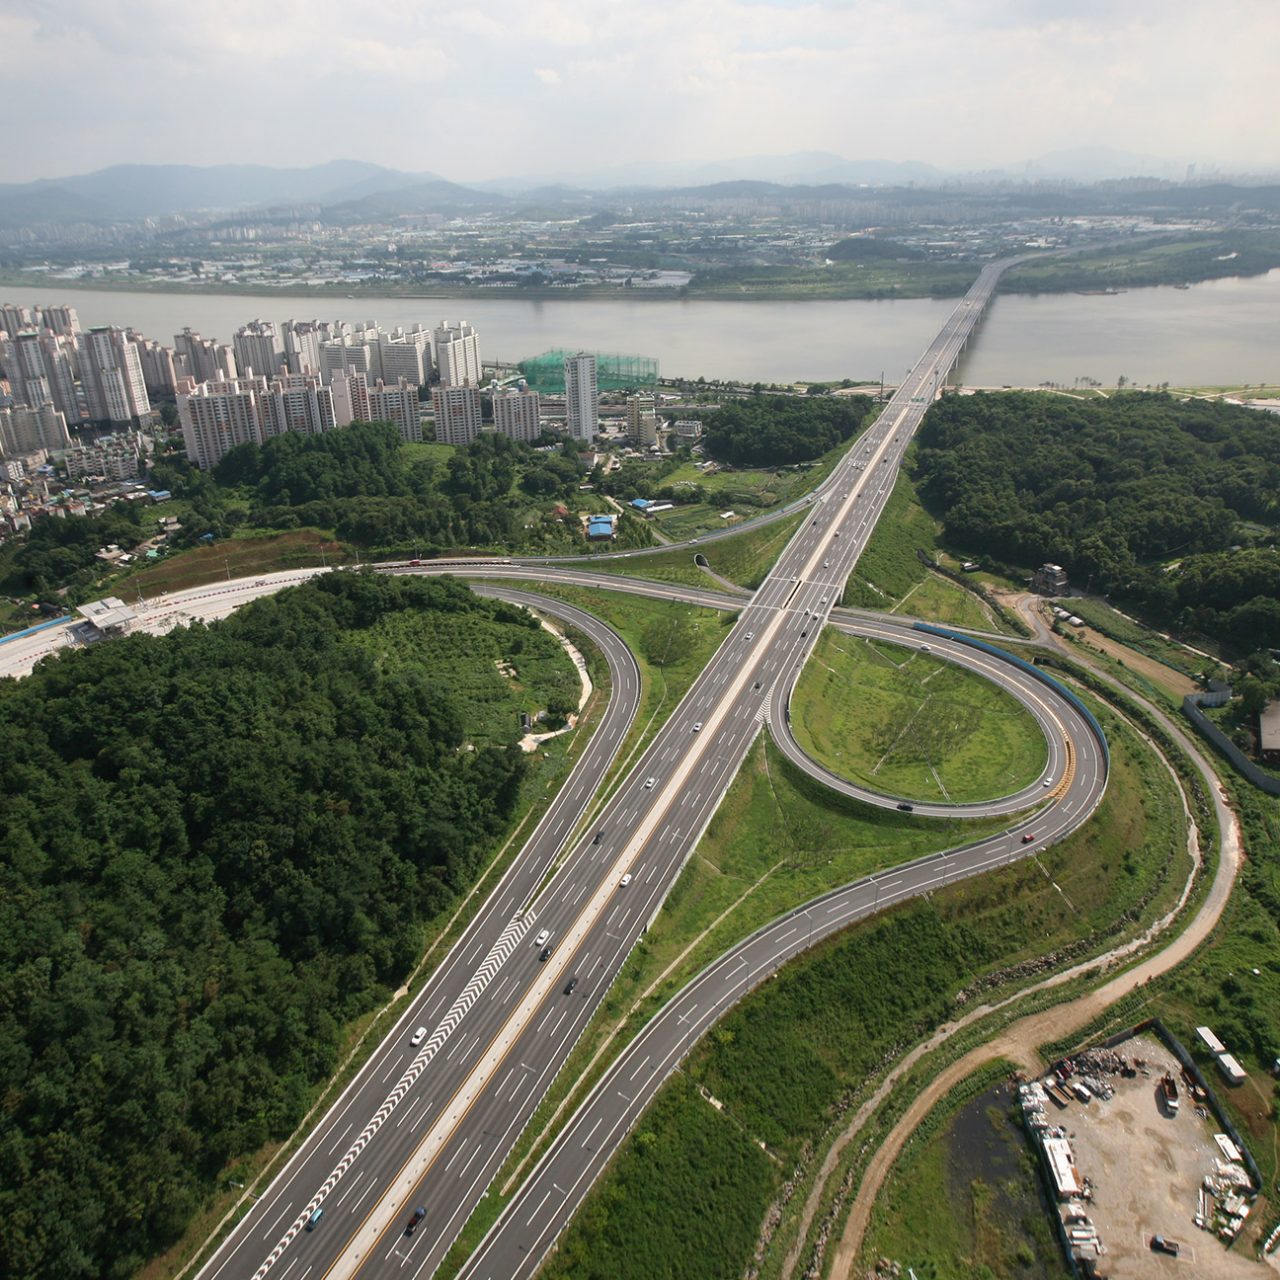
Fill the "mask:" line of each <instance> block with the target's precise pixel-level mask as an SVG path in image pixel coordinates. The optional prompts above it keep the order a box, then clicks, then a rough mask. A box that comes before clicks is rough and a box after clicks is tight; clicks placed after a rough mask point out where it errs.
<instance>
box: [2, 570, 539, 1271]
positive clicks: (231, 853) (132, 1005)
mask: <svg viewBox="0 0 1280 1280" xmlns="http://www.w3.org/2000/svg"><path fill="white" fill-rule="evenodd" d="M410 614H414V615H419V616H421V618H422V619H423V625H424V626H427V625H430V621H429V620H430V619H431V618H433V617H434V618H437V619H441V620H442V625H443V624H444V622H446V621H450V620H455V619H458V618H460V617H462V618H469V619H473V620H474V621H473V622H472V623H471V624H470V625H471V626H472V628H473V634H475V628H481V629H483V628H488V629H490V630H495V629H496V631H497V632H500V633H501V634H502V637H504V638H503V639H502V641H501V644H502V649H501V651H503V652H516V653H519V652H522V651H524V652H530V651H532V649H533V648H534V647H535V646H536V643H537V641H538V637H539V636H542V635H543V634H544V633H542V632H541V631H540V629H539V628H538V627H537V625H536V623H534V622H533V620H532V619H530V618H528V617H527V616H526V615H525V614H523V613H522V612H521V611H519V610H516V609H514V608H511V607H510V606H506V605H503V604H500V603H497V602H492V601H484V600H481V599H479V598H477V597H474V596H472V595H471V593H470V592H468V591H467V590H466V589H465V588H463V587H462V586H461V585H459V584H457V583H455V582H453V581H451V580H448V579H430V580H418V579H399V578H385V577H374V576H370V575H361V574H357V573H334V574H329V575H327V576H325V577H323V578H321V579H319V580H317V581H316V582H315V583H313V584H309V585H307V586H305V587H299V588H295V589H293V590H290V591H287V592H284V593H282V594H281V595H279V596H277V597H274V598H270V599H264V600H261V601H258V602H257V603H255V604H253V605H251V606H248V607H246V609H245V610H244V611H243V612H241V613H239V614H237V615H235V616H233V617H232V618H230V619H228V620H227V621H225V622H223V623H219V624H215V625H212V626H208V627H205V626H202V625H195V626H193V627H191V628H190V629H189V630H179V631H176V632H174V633H172V634H170V635H169V636H166V637H163V638H158V637H153V636H148V635H142V634H139V635H133V636H128V637H125V638H123V639H119V640H112V641H109V642H105V643H103V644H100V645H97V646H94V647H93V648H90V649H88V650H84V651H76V652H70V653H67V654H65V655H64V656H62V657H60V658H59V659H57V660H56V661H50V662H47V663H46V664H44V665H43V666H42V667H41V668H40V669H39V670H37V671H36V673H35V674H34V675H32V676H31V677H29V678H28V679H27V680H24V681H21V682H12V681H8V682H4V683H2V684H0V1097H3V1098H4V1107H3V1109H0V1222H3V1223H4V1229H3V1231H0V1274H2V1275H6V1276H14V1277H18V1276H58V1277H63V1278H67V1280H74V1278H76V1277H86V1278H96V1277H104V1276H106V1277H116V1276H127V1275H130V1274H131V1273H132V1272H133V1271H134V1270H135V1269H136V1268H137V1267H138V1266H139V1265H140V1264H141V1262H142V1261H143V1260H145V1259H146V1258H147V1257H148V1256H150V1255H152V1254H153V1253H155V1252H156V1251H157V1250H158V1249H159V1248H161V1247H163V1246H164V1245H165V1244H167V1243H168V1242H170V1241H171V1240H172V1239H173V1238H174V1237H175V1236H176V1235H177V1234H178V1233H179V1232H181V1230H182V1229H183V1227H184V1226H185V1224H186V1223H187V1221H188V1220H189V1218H190V1216H191V1214H192V1213H193V1212H194V1210H195V1209H196V1208H197V1207H198V1205H199V1203H200V1201H201V1199H202V1197H203V1196H204V1194H206V1192H207V1190H208V1188H209V1186H210V1183H211V1181H212V1180H213V1179H214V1177H215V1176H216V1175H217V1173H218V1171H219V1170H220V1169H221V1168H223V1167H224V1165H225V1164H226V1162H227V1161H228V1160H229V1159H232V1158H234V1157H236V1156H237V1155H239V1154H241V1153H245V1152H251V1151H253V1150H254V1149H256V1148H257V1147H259V1146H260V1145H261V1144H262V1143H263V1142H265V1141H267V1140H268V1139H273V1138H280V1137H281V1136H283V1135H285V1134H286V1133H288V1132H289V1131H290V1129H291V1127H292V1126H293V1125H294V1124H295V1122H296V1121H297V1120H298V1119H299V1118H300V1116H301V1115H302V1114H303V1112H304V1111H305V1108H306V1106H307V1104H308V1100H309V1097H310V1090H311V1088H312V1086H313V1085H314V1084H315V1082H316V1081H318V1080H320V1079H321V1078H323V1077H324V1076H325V1075H326V1073H328V1072H329V1071H330V1070H331V1068H332V1067H333V1065H334V1063H335V1056H336V1053H337V1050H338V1047H339V1043H340V1040H341V1036H342V1031H343V1026H344V1023H346V1022H347V1021H348V1020H350V1019H351V1018H352V1017H354V1016H356V1015H358V1014H359V1013H361V1012H363V1011H365V1010H367V1009H368V1008H370V1006H371V1005H373V1004H374V1003H375V1002H377V1001H378V1000H379V999H381V998H383V997H385V994H386V991H387V989H388V988H393V987H394V986H395V985H396V984H397V983H398V982H399V981H400V980H401V979H402V978H403V976H404V975H405V973H406V971H407V969H408V968H409V967H410V965H411V964H412V963H413V962H414V960H415V959H416V957H417V955H418V953H419V951H420V947H421V929H422V925H423V922H424V921H425V920H427V919H429V918H431V917H433V916H434V915H436V914H438V913H439V912H440V911H442V910H443V909H444V908H445V906H446V905H447V904H448V902H449V901H450V899H451V897H452V895H453V894H454V892H455V891H456V890H457V889H458V888H459V887H460V886H465V885H467V884H468V883H469V882H470V881H471V879H472V878H473V876H474V874H475V873H476V871H477V868H478V867H479V866H480V864H481V862H482V860H483V859H484V857H485V856H486V854H487V852H488V851H489V850H490V849H491V848H492V846H493V842H494V839H495V837H496V836H497V835H498V833H499V832H501V831H502V830H503V829H504V827H505V825H506V824H507V822H508V819H509V818H510V816H511V814H512V811H513V809H514V807H515V805H516V801H517V793H518V790H519V787H520V782H521V779H522V776H523V773H524V770H525V763H524V760H525V757H524V756H523V755H522V754H521V753H520V751H519V750H518V749H517V748H515V747H514V746H511V745H489V746H485V745H480V744H478V743H475V744H471V743H468V740H469V739H470V738H471V736H472V727H471V726H470V725H469V724H468V719H469V713H468V711H467V692H466V690H465V689H463V690H461V691H459V688H456V687H449V686H448V685H447V683H446V682H445V681H444V680H442V679H441V677H440V675H439V673H438V672H436V673H435V674H433V670H434V668H433V669H423V668H422V667H421V666H419V665H418V664H417V663H414V662H411V661H409V660H407V657H404V656H402V657H401V658H400V659H395V658H394V656H384V655H385V651H386V650H387V648H388V642H387V641H386V639H385V638H378V636H377V634H376V633H377V631H378V629H380V628H381V629H382V630H383V631H384V632H385V633H386V634H388V635H396V634H400V633H401V632H402V630H403V625H402V623H403V621H404V620H405V619H406V618H407V616H408V615H410ZM398 628H399V629H398ZM522 637H523V638H522ZM548 643H550V644H551V646H552V648H554V642H553V641H551V642H548ZM517 661H521V662H523V659H519V658H517ZM486 696H487V695H486ZM513 705H518V704H513ZM501 719H502V722H503V723H509V724H510V726H511V730H512V735H514V732H515V731H516V724H517V719H516V715H515V711H514V709H513V710H511V711H510V712H509V713H504V714H503V716H502V717H501ZM509 741H510V739H508V742H509ZM464 743H468V745H474V746H475V749H474V750H472V749H463V747H464Z"/></svg>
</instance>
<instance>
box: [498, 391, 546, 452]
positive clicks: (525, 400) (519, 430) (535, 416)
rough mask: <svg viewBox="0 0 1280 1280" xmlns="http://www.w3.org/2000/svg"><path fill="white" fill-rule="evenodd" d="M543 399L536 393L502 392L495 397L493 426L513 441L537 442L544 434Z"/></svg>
mask: <svg viewBox="0 0 1280 1280" xmlns="http://www.w3.org/2000/svg"><path fill="white" fill-rule="evenodd" d="M541 417H542V397H541V396H540V395H539V394H538V393H537V392H536V391H529V390H516V389H514V388H513V389H511V390H509V391H500V392H498V394H497V395H495V396H494V397H493V425H494V427H496V428H497V430H498V431H499V432H501V434H502V435H504V436H510V437H511V439H512V440H536V439H537V438H538V436H539V435H541V434H542V422H541Z"/></svg>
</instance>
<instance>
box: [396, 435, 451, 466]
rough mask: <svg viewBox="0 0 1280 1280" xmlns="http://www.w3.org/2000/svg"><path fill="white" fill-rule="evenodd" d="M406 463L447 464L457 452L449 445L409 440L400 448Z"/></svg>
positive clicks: (432, 441) (431, 441)
mask: <svg viewBox="0 0 1280 1280" xmlns="http://www.w3.org/2000/svg"><path fill="white" fill-rule="evenodd" d="M400 452H401V453H402V454H403V455H404V459H405V461H406V462H409V463H414V462H422V461H430V462H448V461H449V459H450V458H452V457H453V455H454V454H455V453H456V452H457V448H456V447H455V446H454V445H451V444H438V443H437V442H436V441H434V440H409V441H406V442H405V443H404V444H402V445H401V446H400Z"/></svg>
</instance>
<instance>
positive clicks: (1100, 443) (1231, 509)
mask: <svg viewBox="0 0 1280 1280" xmlns="http://www.w3.org/2000/svg"><path fill="white" fill-rule="evenodd" d="M916 479H917V482H918V484H919V489H920V494H921V496H922V498H923V500H924V502H925V504H926V505H927V506H928V508H929V509H930V511H931V512H932V513H933V514H934V515H935V516H937V517H938V518H940V519H941V520H942V521H943V522H944V524H945V527H946V538H947V541H948V542H949V543H951V544H952V545H954V546H956V547H958V548H963V549H964V550H965V551H966V552H968V553H970V554H976V553H981V554H983V555H985V556H987V557H990V558H992V559H994V560H996V561H1001V562H1003V563H1005V564H1008V565H1016V566H1021V567H1023V568H1032V567H1034V566H1036V565H1039V564H1041V563H1042V562H1044V561H1054V562H1056V563H1059V564H1061V565H1063V566H1064V567H1065V568H1066V569H1067V571H1068V573H1069V574H1070V577H1071V581H1072V583H1073V585H1075V586H1076V587H1077V588H1079V589H1083V590H1087V591H1091V592H1094V593H1096V594H1099V595H1110V596H1112V597H1114V598H1115V599H1117V600H1120V601H1123V602H1125V603H1126V604H1127V605H1128V606H1130V607H1132V608H1134V609H1138V610H1140V611H1141V612H1142V613H1144V614H1145V615H1146V616H1147V617H1148V618H1149V619H1151V620H1152V621H1154V622H1156V623H1159V624H1162V625H1165V626H1170V627H1173V628H1175V629H1176V630H1178V631H1180V632H1183V633H1199V634H1202V635H1206V636H1209V637H1212V638H1215V639H1218V640H1220V641H1222V642H1223V643H1225V644H1226V645H1227V646H1228V647H1229V648H1231V649H1234V650H1236V651H1237V652H1242V653H1247V652H1251V651H1253V650H1256V649H1259V648H1262V647H1264V646H1268V645H1271V646H1274V645H1276V644H1277V643H1280V550H1277V545H1276V535H1277V528H1278V526H1280V431H1278V430H1277V429H1276V422H1275V419H1274V418H1272V417H1271V416H1270V415H1268V414H1264V413H1258V412H1255V411H1253V410H1249V409H1244V408H1241V407H1239V406H1233V405H1227V404H1222V403H1220V402H1216V401H1205V400H1188V401H1177V400H1175V399H1173V398H1172V397H1170V396H1168V395H1161V394H1142V393H1130V394H1125V395H1117V396H1113V397H1111V398H1109V399H1107V400H1087V401H1082V400H1076V399H1072V398H1070V397H1066V396H1060V395H1047V394H1038V393H1002V394H994V395H992V394H979V395H974V396H949V397H947V398H945V399H943V400H941V401H939V402H938V403H937V404H936V405H934V406H933V407H932V408H931V409H930V410H929V414H928V416H927V417H926V419H925V422H924V425H923V427H922V429H921V432H920V437H919V445H918V451H917V456H916Z"/></svg>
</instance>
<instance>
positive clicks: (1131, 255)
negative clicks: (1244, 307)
mask: <svg viewBox="0 0 1280 1280" xmlns="http://www.w3.org/2000/svg"><path fill="white" fill-rule="evenodd" d="M1273 267H1280V233H1278V232H1276V231H1214V232H1210V233H1207V234H1199V235H1188V236H1177V237H1172V238H1170V239H1167V240H1163V241H1159V242H1152V241H1151V240H1147V239H1144V242H1143V243H1141V244H1138V245H1133V246H1120V247H1111V248H1107V249H1098V250H1095V251H1094V252H1092V253H1081V254H1072V255H1070V256H1067V257H1046V258H1045V259H1044V260H1043V261H1042V262H1029V263H1026V264H1024V265H1022V266H1018V267H1014V268H1013V269H1012V270H1010V271H1009V272H1007V273H1006V274H1005V276H1004V277H1003V278H1002V279H1001V281H1000V292H1001V293H1055V292H1063V291H1067V290H1072V289H1083V290H1091V289H1136V288H1140V287H1144V286H1149V285H1161V284H1189V283H1192V282H1194V281H1198V280H1215V279H1218V278H1220V277H1222V276H1254V275H1262V274H1263V273H1264V272H1266V271H1270V270H1271V269H1272V268H1273Z"/></svg>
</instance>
